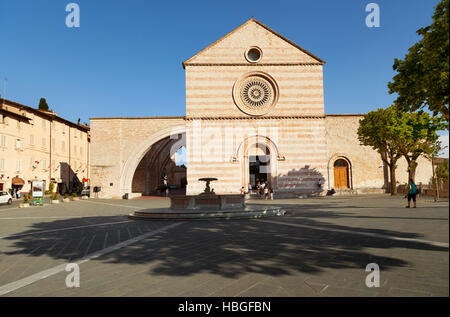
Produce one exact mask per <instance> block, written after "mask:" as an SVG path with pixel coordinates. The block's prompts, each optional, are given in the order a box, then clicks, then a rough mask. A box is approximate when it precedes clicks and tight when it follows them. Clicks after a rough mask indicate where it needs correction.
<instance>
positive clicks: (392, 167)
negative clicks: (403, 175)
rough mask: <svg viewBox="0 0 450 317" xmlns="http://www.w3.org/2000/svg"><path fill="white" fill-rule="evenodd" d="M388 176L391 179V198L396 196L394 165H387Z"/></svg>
mask: <svg viewBox="0 0 450 317" xmlns="http://www.w3.org/2000/svg"><path fill="white" fill-rule="evenodd" d="M389 174H390V178H391V190H390V191H391V196H394V195H397V180H396V178H395V164H394V163H392V162H391V164H389Z"/></svg>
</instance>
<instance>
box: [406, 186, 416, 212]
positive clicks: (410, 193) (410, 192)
mask: <svg viewBox="0 0 450 317" xmlns="http://www.w3.org/2000/svg"><path fill="white" fill-rule="evenodd" d="M416 195H417V187H416V184H414V181H413V180H412V179H409V183H408V206H406V208H411V199H412V200H413V202H414V208H416Z"/></svg>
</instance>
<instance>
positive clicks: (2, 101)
mask: <svg viewBox="0 0 450 317" xmlns="http://www.w3.org/2000/svg"><path fill="white" fill-rule="evenodd" d="M2 104H7V105H8V106H12V107H16V108H19V109H22V110H26V111H28V112H31V113H33V114H35V115H37V116H41V117H44V118H46V119H48V120H50V121H52V120H55V121H58V122H61V123H64V124H66V125H68V126H70V127H72V128H76V129H80V130H82V131H84V132H87V131H89V130H90V127H89V126H87V125H84V124H81V123H74V122H72V121H69V120H66V119H64V118H61V117H60V116H58V115H56V114H53V113H51V112H47V111H44V110H40V109H35V108H33V107H30V106H26V105H23V104H21V103H18V102H16V101H12V100H8V99H4V98H0V105H2Z"/></svg>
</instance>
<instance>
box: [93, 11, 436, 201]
mask: <svg viewBox="0 0 450 317" xmlns="http://www.w3.org/2000/svg"><path fill="white" fill-rule="evenodd" d="M324 64H325V62H324V61H323V60H322V59H320V58H319V57H317V56H315V55H313V54H312V53H310V52H308V51H307V50H305V49H303V48H301V47H300V46H298V45H297V44H295V43H293V42H291V41H289V40H288V39H286V38H285V37H283V36H282V35H280V34H278V33H276V32H275V31H273V30H271V29H270V28H268V27H267V26H265V25H263V24H262V23H260V22H259V21H257V20H255V19H253V18H252V19H250V20H249V21H247V22H246V23H244V24H243V25H241V26H240V27H238V28H237V29H235V30H234V31H232V32H231V33H229V34H227V35H226V36H224V37H222V38H221V39H219V40H218V41H216V42H215V43H213V44H211V45H210V46H208V47H207V48H205V49H203V50H202V51H200V52H199V53H198V54H196V55H195V56H193V57H191V58H190V59H188V60H186V61H185V62H184V63H183V67H184V69H185V75H186V115H185V116H183V117H161V118H91V135H92V155H91V158H92V161H91V168H92V185H93V186H100V187H101V192H100V193H99V197H121V196H123V195H124V194H128V197H133V196H139V195H142V194H144V195H147V194H152V193H155V192H157V189H158V187H160V186H161V182H162V179H164V177H166V178H167V175H169V174H170V166H171V165H172V166H173V157H174V153H176V151H177V150H178V149H179V148H180V147H181V146H185V147H186V162H187V171H186V179H187V188H186V192H187V194H198V193H200V192H201V191H202V190H203V189H204V183H202V182H199V181H198V179H199V178H202V177H216V178H218V181H217V182H214V183H212V187H213V188H214V190H215V192H216V193H239V192H240V189H241V187H245V188H248V186H249V184H250V186H252V187H253V188H254V187H255V186H256V185H257V183H258V182H267V183H269V184H270V185H271V186H272V187H273V188H274V191H275V194H276V195H280V196H283V195H284V196H295V195H325V194H326V193H327V192H328V191H329V190H331V189H335V190H337V191H338V192H342V193H355V192H384V191H385V189H386V188H388V184H387V180H388V174H387V173H388V171H387V169H386V167H385V166H384V164H383V162H382V161H381V159H380V156H379V154H378V153H377V152H375V151H374V150H372V149H371V148H369V147H365V146H361V145H360V144H359V142H358V139H357V134H356V131H357V129H358V125H359V120H361V119H362V118H363V115H361V114H354V115H353V114H352V115H327V114H325V111H324V109H325V105H324V96H323V67H324ZM171 162H172V163H171ZM168 166H169V167H168ZM397 173H398V175H397V179H398V180H399V182H402V183H404V182H406V181H407V173H406V162H401V163H400V164H399V168H398V171H397ZM431 173H432V170H431V164H430V162H428V161H427V160H426V159H421V160H420V161H419V167H418V170H417V179H416V181H417V182H423V183H428V182H429V181H430V178H431ZM168 185H171V184H170V181H169V183H168ZM173 185H174V187H175V186H178V185H179V184H173Z"/></svg>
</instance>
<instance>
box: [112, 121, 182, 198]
mask: <svg viewBox="0 0 450 317" xmlns="http://www.w3.org/2000/svg"><path fill="white" fill-rule="evenodd" d="M179 135H181V138H179ZM167 137H169V138H174V139H178V140H177V141H175V142H174V146H178V145H180V144H182V145H186V126H185V125H178V126H173V127H167V128H165V129H161V130H160V131H158V132H156V133H153V134H151V135H150V136H148V137H147V138H146V139H145V140H144V141H142V142H141V143H139V145H138V146H136V147H135V148H134V150H133V151H131V153H130V155H129V156H128V158H127V160H126V161H125V164H124V165H123V169H122V171H121V175H120V195H124V194H126V193H129V194H131V192H132V182H133V176H134V173H135V171H136V168H137V167H138V165H139V163H140V162H141V160H142V159H143V157H144V156H145V155H146V154H147V152H148V151H149V150H150V148H151V146H152V145H153V144H155V143H156V142H158V141H160V140H162V139H164V138H167Z"/></svg>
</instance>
